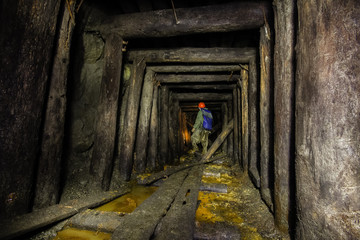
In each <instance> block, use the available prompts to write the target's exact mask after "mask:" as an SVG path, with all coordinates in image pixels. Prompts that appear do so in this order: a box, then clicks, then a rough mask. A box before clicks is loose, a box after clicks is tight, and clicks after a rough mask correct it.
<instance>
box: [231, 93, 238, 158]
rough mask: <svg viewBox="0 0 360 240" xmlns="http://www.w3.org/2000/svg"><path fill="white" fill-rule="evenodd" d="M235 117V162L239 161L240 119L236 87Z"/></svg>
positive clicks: (234, 95) (234, 96)
mask: <svg viewBox="0 0 360 240" xmlns="http://www.w3.org/2000/svg"><path fill="white" fill-rule="evenodd" d="M232 100H233V119H234V131H233V136H234V137H233V140H234V143H233V144H234V156H233V163H238V162H239V152H240V151H239V148H238V147H239V131H238V129H239V119H238V112H237V110H238V106H237V104H238V101H237V90H236V88H234V89H233V99H232Z"/></svg>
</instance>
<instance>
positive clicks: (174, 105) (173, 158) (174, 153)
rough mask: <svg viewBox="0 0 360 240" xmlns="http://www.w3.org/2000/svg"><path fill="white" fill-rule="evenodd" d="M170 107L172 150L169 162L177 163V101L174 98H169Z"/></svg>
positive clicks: (170, 140)
mask: <svg viewBox="0 0 360 240" xmlns="http://www.w3.org/2000/svg"><path fill="white" fill-rule="evenodd" d="M170 104H171V105H170V109H169V114H170V115H169V143H170V146H171V150H172V156H171V159H170V162H171V163H173V164H176V163H178V161H179V157H180V153H179V141H178V136H179V121H180V119H179V109H180V107H179V101H178V100H177V99H174V98H172V97H171V98H170Z"/></svg>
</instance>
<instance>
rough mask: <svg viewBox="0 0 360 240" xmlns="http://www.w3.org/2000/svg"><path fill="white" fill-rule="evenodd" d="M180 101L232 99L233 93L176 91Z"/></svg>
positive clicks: (176, 96)
mask: <svg viewBox="0 0 360 240" xmlns="http://www.w3.org/2000/svg"><path fill="white" fill-rule="evenodd" d="M173 97H174V98H175V99H177V100H179V101H230V100H231V99H232V95H231V94H230V93H229V94H226V93H174V94H173Z"/></svg>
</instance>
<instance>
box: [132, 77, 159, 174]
mask: <svg viewBox="0 0 360 240" xmlns="http://www.w3.org/2000/svg"><path fill="white" fill-rule="evenodd" d="M154 77H155V73H154V71H151V70H147V71H146V74H145V79H144V85H143V89H142V94H141V104H140V113H139V114H140V115H139V121H138V127H137V134H136V147H135V156H134V169H135V171H137V172H140V173H142V172H144V171H145V169H146V151H147V146H148V140H149V128H150V117H151V108H152V103H153V101H152V100H153V92H154V83H155V82H154Z"/></svg>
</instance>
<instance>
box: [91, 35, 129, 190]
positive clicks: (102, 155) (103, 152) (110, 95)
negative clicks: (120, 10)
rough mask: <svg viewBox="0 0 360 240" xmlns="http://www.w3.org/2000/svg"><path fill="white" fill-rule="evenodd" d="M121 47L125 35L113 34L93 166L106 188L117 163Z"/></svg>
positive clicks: (108, 42) (96, 179)
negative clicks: (122, 36) (116, 146)
mask: <svg viewBox="0 0 360 240" xmlns="http://www.w3.org/2000/svg"><path fill="white" fill-rule="evenodd" d="M119 43H120V44H119ZM121 49H122V39H121V37H119V36H118V35H116V34H111V35H110V36H109V37H108V38H107V39H106V42H105V55H104V58H105V66H104V72H103V76H102V81H101V89H100V99H99V104H98V113H97V114H98V116H97V125H96V133H95V137H94V150H93V153H92V159H91V166H90V171H91V174H92V175H93V177H94V183H98V184H99V186H97V187H101V188H102V189H103V190H107V189H108V188H109V185H110V179H111V170H112V164H113V154H114V147H115V136H116V121H117V111H118V99H119V90H120V76H121V65H122V51H121Z"/></svg>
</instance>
